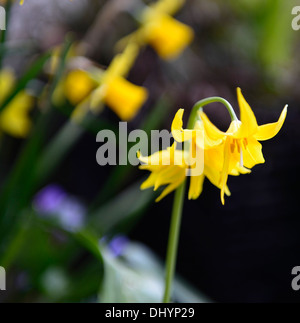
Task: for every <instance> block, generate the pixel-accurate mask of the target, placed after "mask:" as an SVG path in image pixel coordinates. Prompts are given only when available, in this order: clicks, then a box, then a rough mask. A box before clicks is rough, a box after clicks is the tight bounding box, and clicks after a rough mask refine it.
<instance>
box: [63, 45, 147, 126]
mask: <svg viewBox="0 0 300 323" xmlns="http://www.w3.org/2000/svg"><path fill="white" fill-rule="evenodd" d="M137 55H138V47H137V46H136V45H135V44H129V45H128V46H127V48H126V49H125V51H124V52H123V53H122V54H119V55H117V56H116V57H115V58H114V59H113V61H112V62H111V64H110V65H109V67H108V69H107V70H106V71H104V72H103V71H96V72H95V70H94V71H91V72H90V73H88V72H82V73H77V77H78V78H79V79H80V80H79V81H78V80H77V83H80V84H81V89H82V92H81V95H80V96H81V97H83V96H86V94H87V92H88V91H87V90H88V89H89V88H92V90H91V91H90V93H89V95H88V97H87V98H86V99H85V100H83V101H81V102H80V103H79V102H78V103H79V105H78V106H77V108H76V109H75V111H74V114H73V117H74V118H75V119H79V118H82V116H83V115H84V113H85V111H86V106H87V105H89V106H90V109H91V110H92V111H94V112H96V113H97V112H98V111H99V109H100V107H101V104H102V103H105V104H107V106H108V107H109V108H111V109H112V110H113V111H114V112H115V113H116V114H117V115H118V117H119V118H120V119H121V120H124V121H130V120H132V119H133V118H134V117H135V116H136V114H137V113H138V111H139V109H140V108H141V107H142V105H143V104H144V103H145V101H146V100H147V98H148V91H147V89H146V88H144V87H141V86H138V85H135V84H132V83H131V82H129V81H128V80H126V78H125V77H126V76H127V74H128V72H129V69H130V68H131V66H132V65H133V63H134V61H135V58H136V56H137ZM95 74H97V75H95ZM95 82H96V83H95ZM85 83H87V84H86V85H85V86H84V88H83V84H85ZM72 84H74V88H76V85H75V79H74V75H73V77H71V78H70V79H69V82H68V85H67V89H68V90H67V96H68V97H69V98H70V97H72V98H73V99H74V100H73V102H75V101H77V100H78V98H79V95H78V96H77V94H76V93H74V94H73V92H74V91H73V85H72ZM74 96H76V98H75V97H74ZM75 99H76V100H75Z"/></svg>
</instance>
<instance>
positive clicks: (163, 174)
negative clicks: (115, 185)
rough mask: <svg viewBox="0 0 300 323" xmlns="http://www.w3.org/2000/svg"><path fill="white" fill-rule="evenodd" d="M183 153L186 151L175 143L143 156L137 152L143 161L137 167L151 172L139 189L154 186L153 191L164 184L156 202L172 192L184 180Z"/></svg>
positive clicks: (184, 164) (185, 165)
mask: <svg viewBox="0 0 300 323" xmlns="http://www.w3.org/2000/svg"><path fill="white" fill-rule="evenodd" d="M184 154H186V153H185V152H183V151H182V150H177V149H176V144H173V146H172V147H169V148H167V149H165V150H162V151H158V152H156V153H154V154H153V155H151V156H148V157H144V156H142V155H141V154H140V153H139V152H138V158H139V160H140V161H141V162H142V163H145V165H141V166H140V167H139V168H140V169H143V170H149V171H150V172H151V174H150V176H149V177H148V179H147V180H146V181H145V182H144V183H143V184H142V185H141V189H142V190H145V189H148V188H150V187H154V191H156V190H157V189H158V188H159V187H160V186H166V188H165V189H164V190H163V192H162V193H161V194H160V196H159V197H158V198H157V199H156V202H159V201H160V200H162V199H163V198H164V197H165V196H166V195H168V194H170V193H171V192H173V191H174V190H175V189H176V188H177V187H178V186H180V185H181V184H182V183H183V181H184V180H185V178H186V169H187V167H188V166H187V164H186V163H185V162H184V159H185V158H186V156H184Z"/></svg>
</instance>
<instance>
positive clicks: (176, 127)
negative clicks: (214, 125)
mask: <svg viewBox="0 0 300 323" xmlns="http://www.w3.org/2000/svg"><path fill="white" fill-rule="evenodd" d="M183 113H184V110H183V109H179V110H178V112H177V113H176V115H175V118H174V120H173V122H172V134H173V137H174V139H175V140H176V141H177V142H188V141H190V149H189V154H190V155H191V154H193V153H194V152H195V151H197V150H198V151H199V150H201V151H202V156H203V172H202V173H201V174H197V175H193V173H192V174H191V176H190V188H189V199H193V200H195V199H197V198H198V197H199V195H200V194H201V193H202V189H203V182H204V179H205V177H207V178H208V180H209V181H210V182H211V183H212V184H213V185H215V186H216V187H218V188H220V189H221V184H220V180H221V170H222V160H223V150H222V148H221V144H222V140H220V139H215V140H214V139H210V138H209V137H208V136H206V135H205V131H204V126H203V123H202V122H201V121H200V120H198V121H197V122H196V123H195V125H194V129H185V130H184V129H183V128H182V126H183V122H182V118H183ZM199 155H200V156H201V154H198V156H199ZM198 162H199V161H198ZM236 166H237V165H236ZM240 172H242V173H246V172H248V171H247V170H245V169H239V168H238V167H236V168H233V169H232V171H231V175H239V173H240ZM224 191H225V193H226V195H228V196H229V195H230V191H229V189H228V187H227V186H225V189H224Z"/></svg>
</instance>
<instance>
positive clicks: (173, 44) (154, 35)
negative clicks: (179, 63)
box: [143, 10, 194, 60]
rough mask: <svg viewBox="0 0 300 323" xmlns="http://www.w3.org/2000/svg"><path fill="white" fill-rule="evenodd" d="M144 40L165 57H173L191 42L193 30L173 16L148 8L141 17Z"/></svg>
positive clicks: (166, 58)
mask: <svg viewBox="0 0 300 323" xmlns="http://www.w3.org/2000/svg"><path fill="white" fill-rule="evenodd" d="M143 24H144V27H143V32H144V37H145V40H146V42H147V43H148V44H150V45H151V46H152V47H153V48H154V49H155V50H156V52H157V53H158V55H159V56H160V57H161V58H163V59H165V60H169V59H173V58H176V57H178V56H179V54H180V53H181V52H182V51H183V50H184V49H185V48H186V47H187V46H188V45H190V43H191V42H192V40H193V38H194V32H193V30H192V28H190V27H189V26H187V25H185V24H183V23H181V22H179V21H178V20H176V19H174V18H173V17H171V16H169V15H166V14H163V13H159V12H157V11H155V10H151V11H150V10H148V11H147V14H146V15H144V18H143Z"/></svg>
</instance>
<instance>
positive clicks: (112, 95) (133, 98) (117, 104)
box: [103, 76, 148, 121]
mask: <svg viewBox="0 0 300 323" xmlns="http://www.w3.org/2000/svg"><path fill="white" fill-rule="evenodd" d="M103 95H104V101H105V103H106V104H107V105H108V106H109V107H110V108H111V109H112V110H113V111H114V112H115V113H116V114H117V115H118V116H119V118H120V119H121V120H124V121H129V120H132V119H133V118H134V117H135V116H136V114H137V112H138V111H139V109H140V107H141V106H142V105H143V104H144V102H145V101H146V100H147V97H148V92H147V90H146V89H145V88H144V87H141V86H137V85H134V84H132V83H130V82H129V81H127V80H126V79H125V78H123V77H121V76H116V77H115V78H113V79H111V80H110V81H109V82H108V83H107V84H106V87H105V90H104V94H103Z"/></svg>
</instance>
